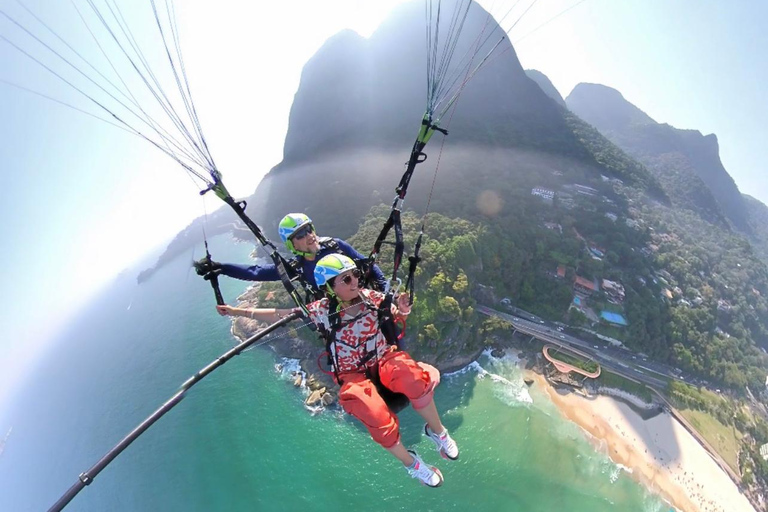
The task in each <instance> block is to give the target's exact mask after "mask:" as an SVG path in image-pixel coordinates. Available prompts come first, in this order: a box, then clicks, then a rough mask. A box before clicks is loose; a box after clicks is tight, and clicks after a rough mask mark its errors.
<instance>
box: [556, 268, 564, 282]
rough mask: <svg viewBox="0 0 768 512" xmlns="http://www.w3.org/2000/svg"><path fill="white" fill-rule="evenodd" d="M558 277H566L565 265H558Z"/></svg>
mask: <svg viewBox="0 0 768 512" xmlns="http://www.w3.org/2000/svg"><path fill="white" fill-rule="evenodd" d="M557 278H558V279H565V266H564V265H558V266H557Z"/></svg>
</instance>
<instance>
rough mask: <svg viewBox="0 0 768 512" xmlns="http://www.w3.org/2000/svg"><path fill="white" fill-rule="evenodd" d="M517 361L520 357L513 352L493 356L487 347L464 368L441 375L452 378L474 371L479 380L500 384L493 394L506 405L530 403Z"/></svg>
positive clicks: (531, 399)
mask: <svg viewBox="0 0 768 512" xmlns="http://www.w3.org/2000/svg"><path fill="white" fill-rule="evenodd" d="M480 361H483V363H484V364H486V366H487V367H488V368H490V369H491V370H492V371H489V370H487V369H486V368H485V367H484V366H483V365H482V364H481V363H480ZM519 361H520V359H519V358H518V357H517V355H515V354H514V353H508V354H505V355H504V356H502V357H494V356H493V355H492V354H491V349H489V348H488V349H485V350H484V351H483V352H482V354H481V357H480V359H479V360H478V361H472V362H471V363H469V364H468V365H467V366H465V367H464V368H461V369H459V370H456V371H455V372H451V373H446V374H444V375H443V378H447V379H452V378H455V377H457V376H460V375H466V374H467V373H469V372H474V373H476V374H477V378H478V379H479V380H483V379H486V378H489V379H491V381H493V382H494V383H498V384H500V386H499V387H497V388H495V389H494V396H496V397H497V398H498V399H500V400H501V401H502V402H504V403H506V404H507V405H513V406H516V405H520V404H532V403H533V398H531V395H530V393H529V392H528V387H527V386H526V384H525V382H523V376H522V373H521V372H520V369H519V368H518V367H517V363H518V362H519Z"/></svg>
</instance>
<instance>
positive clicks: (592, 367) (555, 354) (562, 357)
mask: <svg viewBox="0 0 768 512" xmlns="http://www.w3.org/2000/svg"><path fill="white" fill-rule="evenodd" d="M549 355H550V357H552V359H556V360H558V361H562V362H564V363H566V364H569V365H571V366H575V367H576V368H580V369H582V370H584V371H585V372H589V373H594V372H596V371H597V369H598V368H599V367H600V365H598V364H597V363H596V362H594V361H585V360H583V359H579V358H578V357H576V356H572V355H570V354H567V353H565V352H561V351H559V350H552V349H550V350H549Z"/></svg>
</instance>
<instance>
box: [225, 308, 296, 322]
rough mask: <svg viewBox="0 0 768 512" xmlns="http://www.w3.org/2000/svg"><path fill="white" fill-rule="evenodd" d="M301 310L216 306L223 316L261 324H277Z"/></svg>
mask: <svg viewBox="0 0 768 512" xmlns="http://www.w3.org/2000/svg"><path fill="white" fill-rule="evenodd" d="M298 309H299V308H293V309H274V308H234V307H232V306H227V305H224V306H216V311H218V312H219V314H220V315H221V316H244V317H246V318H252V319H254V320H259V321H261V322H267V323H270V324H271V323H275V322H277V321H278V320H280V319H282V318H283V317H286V316H288V315H290V314H291V313H296V312H298Z"/></svg>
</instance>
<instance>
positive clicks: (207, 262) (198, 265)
mask: <svg viewBox="0 0 768 512" xmlns="http://www.w3.org/2000/svg"><path fill="white" fill-rule="evenodd" d="M192 266H193V267H195V272H197V275H199V276H205V275H207V274H210V273H211V272H215V271H217V270H220V269H221V264H220V263H217V262H215V261H213V260H212V259H210V258H209V257H208V256H206V257H205V258H202V259H199V260H197V261H194V262H192Z"/></svg>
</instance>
